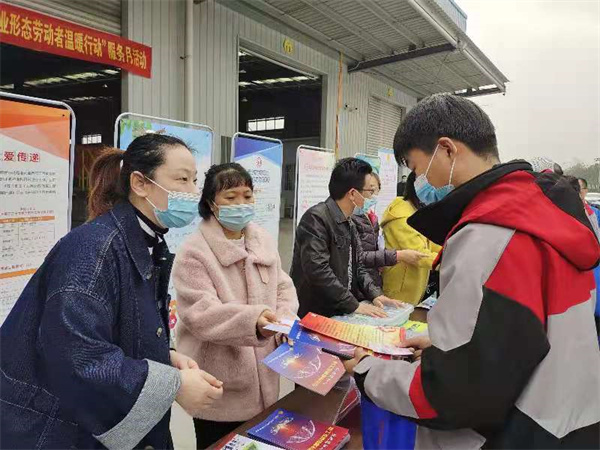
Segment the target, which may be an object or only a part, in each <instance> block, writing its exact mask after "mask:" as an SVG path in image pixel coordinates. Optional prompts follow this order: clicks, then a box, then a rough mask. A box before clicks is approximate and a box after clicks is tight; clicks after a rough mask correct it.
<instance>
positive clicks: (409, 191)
mask: <svg viewBox="0 0 600 450" xmlns="http://www.w3.org/2000/svg"><path fill="white" fill-rule="evenodd" d="M416 179H417V175H416V174H415V172H411V173H410V175H409V176H408V178H407V179H406V187H405V188H404V200H408V201H409V202H411V203H412V204H413V205H414V207H415V208H417V209H421V208H422V207H423V206H424V205H423V203H422V202H421V200H419V197H418V196H417V191H416V190H415V180H416Z"/></svg>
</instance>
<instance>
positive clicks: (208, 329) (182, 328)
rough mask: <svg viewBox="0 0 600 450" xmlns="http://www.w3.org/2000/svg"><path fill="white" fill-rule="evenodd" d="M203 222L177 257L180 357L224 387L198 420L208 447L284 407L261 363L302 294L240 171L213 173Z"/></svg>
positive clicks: (225, 167)
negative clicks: (277, 325)
mask: <svg viewBox="0 0 600 450" xmlns="http://www.w3.org/2000/svg"><path fill="white" fill-rule="evenodd" d="M199 209H200V215H201V216H202V219H203V220H202V222H201V224H200V226H199V228H198V230H197V231H196V232H195V233H194V234H193V235H192V236H190V237H189V238H188V240H187V241H186V242H185V243H184V244H183V246H182V247H181V248H180V249H179V251H178V252H177V258H176V260H175V266H174V268H173V279H174V283H175V289H176V291H177V305H178V306H177V312H178V314H179V319H180V320H179V322H178V324H177V329H176V333H177V350H178V351H180V352H182V353H184V354H186V355H188V356H190V357H191V358H193V359H195V360H196V361H197V362H198V364H199V365H200V367H202V369H203V370H205V371H207V372H209V373H211V374H213V375H214V376H215V377H217V378H218V379H219V380H222V381H223V389H224V392H223V397H222V399H220V400H217V401H215V403H214V404H213V406H212V407H211V408H210V409H206V410H204V411H202V413H201V415H200V416H199V417H197V418H195V419H194V425H195V428H196V440H197V447H198V448H199V449H200V448H206V447H208V446H209V445H210V444H212V443H214V442H216V441H217V440H219V439H220V438H221V437H223V436H225V435H226V434H228V433H229V432H231V431H232V430H233V429H235V428H237V427H238V426H239V425H240V424H241V423H243V422H245V421H247V420H248V419H250V418H252V417H254V416H255V415H256V414H258V413H260V412H261V411H263V410H264V409H266V408H268V407H269V406H271V405H272V404H273V403H275V402H276V401H277V398H278V395H279V375H277V374H276V373H275V372H272V371H270V370H269V369H268V368H267V367H266V366H265V365H264V364H262V363H261V361H262V360H263V359H264V358H265V356H267V355H268V354H269V353H271V352H272V351H273V350H274V349H275V348H276V347H277V342H276V336H275V334H274V333H273V332H270V331H268V330H265V329H264V327H265V326H266V325H268V324H269V323H274V322H277V321H278V320H279V319H282V318H295V317H296V312H297V310H298V299H297V296H296V290H295V289H294V285H293V283H292V280H291V279H290V277H289V276H288V275H287V274H286V273H285V272H284V271H283V270H282V269H281V261H280V258H279V254H278V253H277V247H276V245H275V242H274V240H273V239H272V238H271V237H270V236H269V235H268V234H267V232H266V231H265V230H264V229H262V228H261V227H259V226H258V225H256V224H254V223H252V222H251V220H252V218H253V217H254V192H253V185H252V178H251V177H250V175H249V174H248V172H247V171H246V170H245V169H244V168H243V167H242V166H240V165H239V164H234V163H229V164H221V165H218V166H213V167H211V169H210V170H209V171H208V172H207V173H206V180H205V182H204V189H203V191H202V198H201V200H200V206H199Z"/></svg>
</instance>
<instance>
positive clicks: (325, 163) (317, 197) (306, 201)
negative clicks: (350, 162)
mask: <svg viewBox="0 0 600 450" xmlns="http://www.w3.org/2000/svg"><path fill="white" fill-rule="evenodd" d="M334 166H335V154H334V153H333V150H329V149H324V148H317V147H308V146H303V145H301V146H300V147H298V150H297V151H296V205H295V212H296V220H295V223H294V225H297V224H299V223H300V219H302V216H303V215H304V213H305V212H306V211H308V209H309V208H310V207H312V206H314V205H316V204H317V203H320V202H324V201H325V200H327V198H328V197H329V179H330V178H331V172H333V167H334Z"/></svg>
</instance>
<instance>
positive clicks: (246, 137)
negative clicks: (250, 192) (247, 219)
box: [231, 132, 283, 245]
mask: <svg viewBox="0 0 600 450" xmlns="http://www.w3.org/2000/svg"><path fill="white" fill-rule="evenodd" d="M231 161H233V162H236V163H238V164H240V165H241V166H242V167H244V169H246V170H247V171H248V173H250V175H251V176H252V181H253V184H254V192H255V202H256V203H255V211H256V216H255V219H254V222H255V223H257V224H258V225H260V226H262V227H263V228H264V229H266V230H267V232H269V234H270V235H271V236H272V237H273V239H274V240H275V243H276V245H279V221H280V207H281V177H282V165H283V142H282V141H281V140H279V139H274V138H270V137H266V136H260V135H256V134H249V133H241V132H238V133H235V134H234V135H233V138H232V142H231Z"/></svg>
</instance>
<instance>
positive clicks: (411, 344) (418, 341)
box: [399, 335, 431, 361]
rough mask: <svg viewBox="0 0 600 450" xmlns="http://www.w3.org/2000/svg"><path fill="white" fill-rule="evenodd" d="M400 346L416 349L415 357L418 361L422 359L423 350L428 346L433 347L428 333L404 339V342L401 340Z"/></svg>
mask: <svg viewBox="0 0 600 450" xmlns="http://www.w3.org/2000/svg"><path fill="white" fill-rule="evenodd" d="M399 346H400V347H402V348H412V349H414V351H415V353H414V354H413V359H414V360H415V361H418V360H419V359H421V354H422V353H423V350H425V349H426V348H427V347H431V339H429V336H427V335H423V336H415V337H413V338H410V339H404V340H403V341H402V342H400V344H399Z"/></svg>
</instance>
